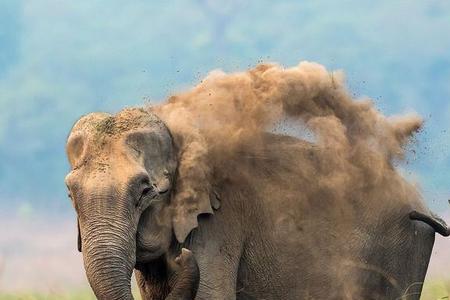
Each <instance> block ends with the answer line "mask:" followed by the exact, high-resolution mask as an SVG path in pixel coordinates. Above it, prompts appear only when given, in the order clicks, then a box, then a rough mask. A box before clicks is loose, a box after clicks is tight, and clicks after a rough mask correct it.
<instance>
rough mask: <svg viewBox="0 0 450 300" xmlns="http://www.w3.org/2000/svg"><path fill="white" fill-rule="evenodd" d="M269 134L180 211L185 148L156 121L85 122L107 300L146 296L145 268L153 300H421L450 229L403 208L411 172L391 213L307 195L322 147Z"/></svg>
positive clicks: (90, 205)
mask: <svg viewBox="0 0 450 300" xmlns="http://www.w3.org/2000/svg"><path fill="white" fill-rule="evenodd" d="M262 138H263V144H264V145H265V147H264V148H258V145H253V144H251V143H250V144H245V143H244V144H243V145H241V146H240V147H239V150H238V151H239V159H236V160H235V161H231V160H230V161H226V162H225V163H223V164H222V165H221V166H220V168H217V169H213V170H214V171H213V173H214V174H213V175H212V176H210V177H209V178H210V179H211V180H212V182H210V186H211V187H213V189H212V190H211V191H209V193H208V197H207V199H202V201H203V200H204V202H202V203H189V201H191V202H192V201H194V200H192V199H185V201H186V203H180V202H176V201H174V196H175V195H176V194H177V192H179V189H178V187H179V185H180V184H182V183H180V182H179V174H178V172H179V165H178V164H179V158H180V153H179V152H180V149H178V148H177V146H176V145H175V143H174V141H173V134H172V132H171V130H170V128H168V127H167V126H166V124H165V122H164V121H163V120H162V119H161V118H160V117H159V116H157V114H156V113H154V112H153V111H152V110H151V109H143V108H127V109H124V110H122V111H120V112H119V113H117V114H115V115H111V114H107V113H90V114H88V115H86V116H83V117H81V118H80V119H79V120H78V121H77V122H76V123H75V125H74V126H73V128H72V130H71V132H70V134H69V137H68V140H67V145H66V151H67V156H68V160H69V162H70V165H71V170H70V172H69V174H68V175H67V176H66V178H65V182H66V185H67V187H68V190H69V196H70V198H71V201H72V204H73V206H74V208H75V210H76V213H77V218H78V224H79V225H78V228H79V238H78V242H79V250H80V251H81V252H82V255H83V260H84V267H85V270H86V275H87V278H88V281H89V283H90V285H91V287H92V289H93V291H94V293H95V295H96V297H97V298H98V299H132V294H131V287H130V280H131V276H132V272H133V270H134V273H135V276H136V280H137V283H138V286H139V288H140V292H141V295H142V298H143V299H194V298H195V299H419V296H420V292H421V283H422V282H423V280H424V277H425V274H426V271H427V266H428V262H429V259H430V256H431V251H432V247H433V243H434V237H435V232H438V233H440V234H442V235H445V236H448V235H449V233H450V232H449V229H448V228H447V226H446V224H445V223H444V222H443V221H442V220H441V219H439V218H438V217H436V216H435V215H434V214H432V213H431V212H430V211H429V210H428V209H427V208H426V207H425V205H424V204H422V202H421V201H419V200H418V199H416V198H413V199H402V201H394V200H395V199H396V198H398V197H403V198H404V195H405V194H404V193H402V190H403V185H404V183H403V181H402V179H400V178H399V177H398V176H397V177H395V178H396V180H397V181H395V180H394V181H393V182H392V183H389V182H388V183H386V184H388V185H390V186H391V187H393V188H392V191H391V192H389V193H385V195H384V197H386V198H389V199H391V198H392V199H393V200H392V201H383V202H382V203H383V205H379V204H380V203H379V202H377V201H375V200H374V201H361V199H344V200H343V201H341V202H339V201H334V200H333V199H335V198H336V197H337V196H336V194H337V192H336V191H335V190H333V187H332V186H324V185H318V188H309V189H306V188H305V187H308V186H311V185H313V183H314V182H317V181H321V180H322V179H321V178H322V177H323V176H325V175H324V173H325V172H326V171H325V169H326V162H324V161H323V159H322V157H321V155H322V154H321V150H320V149H317V148H316V147H315V146H314V145H313V144H312V143H310V142H307V141H303V140H301V139H299V138H296V137H290V136H285V135H281V134H275V133H267V134H265V135H264V136H263V137H262ZM280 152H283V156H282V157H283V159H279V158H277V157H279V156H276V155H273V154H274V153H280ZM294 157H295V162H294V159H293V158H294ZM299 169H302V173H301V174H300V173H298V172H297V170H299ZM393 172H394V171H393ZM304 174H309V175H304ZM293 175H295V176H293ZM321 176H322V177H321ZM292 178H295V180H292ZM287 179H289V180H287ZM378 188H379V187H378V186H376V185H375V186H373V187H364V191H365V193H366V194H367V195H369V196H368V197H371V196H370V194H371V192H372V191H374V190H377V189H378ZM381 195H383V194H382V193H381ZM377 197H379V196H377ZM195 201H197V200H195ZM188 204H189V205H188ZM347 208H351V209H347ZM180 253H181V254H180Z"/></svg>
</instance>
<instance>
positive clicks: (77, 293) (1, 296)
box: [0, 281, 450, 300]
mask: <svg viewBox="0 0 450 300" xmlns="http://www.w3.org/2000/svg"><path fill="white" fill-rule="evenodd" d="M133 295H134V299H136V300H139V299H141V298H140V297H139V292H138V291H137V290H135V291H133ZM420 299H421V300H450V281H432V282H426V283H425V285H424V287H423V291H422V297H421V298H420ZM0 300H95V296H94V294H93V293H92V291H91V290H89V289H85V290H74V291H70V292H69V291H66V292H54V293H36V292H29V293H28V292H19V293H14V294H13V293H9V294H8V293H1V292H0Z"/></svg>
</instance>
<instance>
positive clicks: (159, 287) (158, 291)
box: [135, 248, 200, 300]
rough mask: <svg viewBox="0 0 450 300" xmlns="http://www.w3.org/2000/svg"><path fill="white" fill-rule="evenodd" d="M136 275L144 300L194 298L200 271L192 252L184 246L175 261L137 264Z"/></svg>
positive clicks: (185, 299)
mask: <svg viewBox="0 0 450 300" xmlns="http://www.w3.org/2000/svg"><path fill="white" fill-rule="evenodd" d="M135 275H136V281H137V283H138V286H139V289H140V292H141V297H142V299H144V300H163V299H166V300H175V299H176V300H192V299H195V296H196V294H197V289H198V284H199V276H200V272H199V268H198V265H197V262H196V260H195V257H194V255H193V254H192V252H191V251H189V250H187V249H184V248H183V249H182V252H181V254H180V255H179V256H178V257H176V258H175V260H173V261H165V260H163V259H161V260H158V261H156V262H152V263H148V264H143V265H142V264H141V265H137V266H136V270H135Z"/></svg>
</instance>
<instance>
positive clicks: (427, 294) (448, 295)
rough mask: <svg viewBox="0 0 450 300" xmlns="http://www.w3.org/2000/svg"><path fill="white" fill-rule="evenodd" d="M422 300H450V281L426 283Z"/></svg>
mask: <svg viewBox="0 0 450 300" xmlns="http://www.w3.org/2000/svg"><path fill="white" fill-rule="evenodd" d="M421 299H422V300H447V299H450V281H441V280H436V281H432V282H425V285H424V286H423V290H422V297H421Z"/></svg>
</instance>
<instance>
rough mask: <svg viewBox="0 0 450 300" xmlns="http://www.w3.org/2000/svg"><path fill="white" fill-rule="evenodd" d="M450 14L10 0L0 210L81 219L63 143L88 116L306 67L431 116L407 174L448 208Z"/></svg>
mask: <svg viewBox="0 0 450 300" xmlns="http://www.w3.org/2000/svg"><path fill="white" fill-rule="evenodd" d="M449 15H450V2H449V1H390V0H380V1H375V2H374V1H370V0H353V1H326V0H317V1H304V0H303V1H302V0H300V1H299V0H284V1H271V0H232V1H226V2H224V1H219V0H176V1H134V2H132V3H127V5H124V4H123V3H122V2H120V1H108V2H107V3H105V2H104V1H100V0H94V1H68V0H67V1H66V0H63V1H55V0H37V1H24V0H3V1H0V107H1V109H0V157H1V158H2V163H1V164H0V209H1V208H2V207H8V208H12V209H17V208H18V207H19V206H20V205H21V203H31V205H32V208H33V209H34V208H37V209H38V210H45V211H48V210H49V208H50V207H51V208H52V209H61V210H69V209H70V204H69V201H68V200H67V199H66V192H65V185H64V176H65V174H66V172H67V170H68V165H67V162H66V158H65V154H64V145H65V138H66V135H67V133H68V132H69V130H70V128H71V126H72V124H73V122H74V121H75V120H76V119H77V118H79V117H80V115H82V114H85V113H87V112H90V111H110V112H114V111H117V110H118V109H120V108H121V107H124V106H131V105H140V104H143V103H144V102H146V101H148V100H149V101H151V102H153V103H155V102H158V101H160V100H161V99H164V98H165V97H166V96H167V95H168V94H170V93H172V92H177V91H180V90H183V89H185V88H187V87H189V86H191V85H193V84H195V83H196V82H198V81H199V80H200V79H201V78H202V77H203V76H204V75H205V74H206V73H207V72H208V71H210V70H211V69H215V68H221V69H224V70H226V71H235V70H245V69H247V68H249V67H251V66H253V65H255V64H256V63H258V62H261V61H275V62H280V63H282V64H285V65H293V64H297V63H298V62H299V61H300V60H312V61H317V62H320V63H322V64H324V65H326V66H327V67H328V68H330V69H344V70H345V72H346V73H347V75H348V81H349V87H350V89H351V91H352V92H354V93H355V95H357V96H358V95H369V96H371V97H372V98H374V100H375V101H376V102H377V107H379V108H381V110H383V111H384V112H386V113H388V114H392V113H402V112H405V111H409V110H415V111H418V112H419V113H420V114H421V115H423V116H425V118H426V119H427V124H426V125H427V128H428V129H427V131H426V132H425V133H424V134H423V135H422V138H421V141H423V143H422V144H420V145H419V151H416V153H415V154H414V157H413V158H417V159H416V160H415V161H412V162H411V163H410V164H409V165H408V170H410V171H412V172H414V173H415V175H414V176H415V179H417V180H418V181H419V182H421V183H422V184H423V190H424V192H425V194H426V195H427V197H428V198H429V199H430V202H431V204H432V205H434V206H436V207H438V206H439V203H443V201H446V200H447V197H448V193H449V190H448V176H446V174H447V170H448V169H449V167H450V154H449V151H448V150H449V148H450V147H449V145H450V130H449V131H448V132H447V131H445V130H446V129H448V128H449V127H450V101H449V99H450V85H449V84H448V83H449V82H450V39H448V38H447V37H448V32H450V19H449V17H448V16H449ZM433 201H434V202H433ZM444 205H446V203H445V204H444ZM22 207H23V206H22ZM440 207H443V205H442V204H441V206H440Z"/></svg>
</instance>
